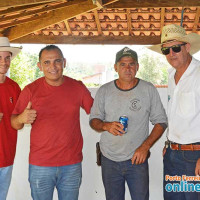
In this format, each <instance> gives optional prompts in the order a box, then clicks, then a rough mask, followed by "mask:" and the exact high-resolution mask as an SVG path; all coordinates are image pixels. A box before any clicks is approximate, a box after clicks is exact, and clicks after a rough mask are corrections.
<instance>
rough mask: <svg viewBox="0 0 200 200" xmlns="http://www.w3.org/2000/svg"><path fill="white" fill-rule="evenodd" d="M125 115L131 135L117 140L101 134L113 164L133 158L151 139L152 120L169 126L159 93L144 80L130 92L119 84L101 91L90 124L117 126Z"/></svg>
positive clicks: (97, 96) (103, 88)
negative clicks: (150, 126) (98, 122)
mask: <svg viewBox="0 0 200 200" xmlns="http://www.w3.org/2000/svg"><path fill="white" fill-rule="evenodd" d="M122 115H126V116H127V117H128V119H129V121H128V132H127V133H125V134H124V135H123V136H114V135H112V134H111V133H109V132H107V131H104V132H102V134H101V140H100V147H101V151H102V153H103V155H104V156H105V157H107V158H108V159H110V160H113V161H125V160H129V159H131V158H132V156H133V154H134V152H135V150H136V149H137V148H138V147H139V146H140V145H141V144H142V143H143V142H144V140H145V139H146V138H147V137H148V135H149V120H150V121H151V123H152V124H153V125H154V124H158V123H165V124H167V116H166V113H165V110H164V108H163V105H162V102H161V100H160V96H159V94H158V91H157V89H156V88H155V87H154V86H153V85H152V84H151V83H149V82H146V81H143V80H139V81H138V84H137V85H136V86H135V87H133V88H131V89H129V90H121V89H120V88H118V87H117V85H116V81H111V82H109V83H106V84H105V85H103V86H101V87H100V88H99V90H98V91H97V93H96V96H95V100H94V104H93V107H92V109H91V114H90V120H91V119H94V118H97V119H101V120H102V121H106V122H113V121H119V117H120V116H122Z"/></svg>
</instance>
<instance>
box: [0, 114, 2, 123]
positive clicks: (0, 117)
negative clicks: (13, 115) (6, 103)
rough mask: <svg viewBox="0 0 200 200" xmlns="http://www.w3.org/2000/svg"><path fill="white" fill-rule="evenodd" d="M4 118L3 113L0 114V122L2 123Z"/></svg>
mask: <svg viewBox="0 0 200 200" xmlns="http://www.w3.org/2000/svg"><path fill="white" fill-rule="evenodd" d="M2 118H3V113H0V122H1V120H2Z"/></svg>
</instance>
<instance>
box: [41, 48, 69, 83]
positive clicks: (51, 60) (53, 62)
mask: <svg viewBox="0 0 200 200" xmlns="http://www.w3.org/2000/svg"><path fill="white" fill-rule="evenodd" d="M65 65H66V60H65V58H63V57H62V55H61V54H60V52H59V50H58V49H52V50H44V51H43V52H42V55H41V59H40V62H39V63H38V67H39V68H40V70H41V71H43V73H44V77H45V80H46V81H47V83H48V84H49V85H53V86H59V85H61V84H62V82H63V68H64V67H65Z"/></svg>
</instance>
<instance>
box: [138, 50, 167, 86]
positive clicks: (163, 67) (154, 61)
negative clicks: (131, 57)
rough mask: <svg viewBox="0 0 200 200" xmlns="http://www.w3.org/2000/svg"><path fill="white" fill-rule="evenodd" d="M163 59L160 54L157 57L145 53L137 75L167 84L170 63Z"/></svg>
mask: <svg viewBox="0 0 200 200" xmlns="http://www.w3.org/2000/svg"><path fill="white" fill-rule="evenodd" d="M162 59H163V58H161V57H159V56H157V57H156V56H151V55H149V54H146V53H144V54H143V55H142V57H141V58H140V60H139V63H140V67H139V71H138V74H137V76H138V77H139V78H141V79H143V80H145V81H148V82H151V83H152V84H155V85H165V84H167V81H168V79H167V77H168V74H167V68H168V65H167V64H166V63H165V62H163V61H161V60H162Z"/></svg>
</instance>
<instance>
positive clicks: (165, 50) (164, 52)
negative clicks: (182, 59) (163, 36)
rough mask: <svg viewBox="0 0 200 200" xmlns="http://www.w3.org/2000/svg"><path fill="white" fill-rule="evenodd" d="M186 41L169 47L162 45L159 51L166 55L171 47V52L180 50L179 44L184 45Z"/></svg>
mask: <svg viewBox="0 0 200 200" xmlns="http://www.w3.org/2000/svg"><path fill="white" fill-rule="evenodd" d="M186 44H187V43H183V44H176V45H174V46H171V47H162V48H161V51H162V53H163V54H164V55H168V54H169V52H170V49H172V51H173V52H175V53H178V52H180V51H181V46H184V45H186Z"/></svg>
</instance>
